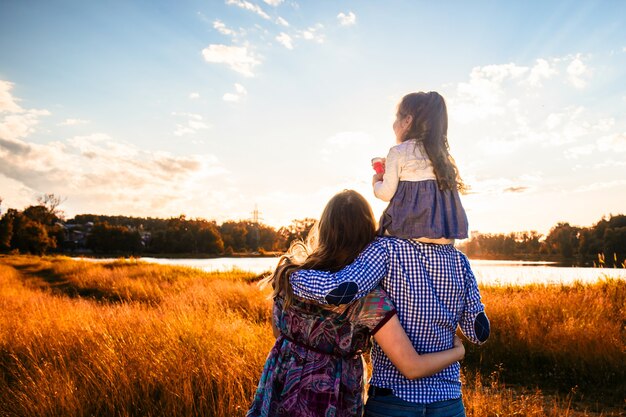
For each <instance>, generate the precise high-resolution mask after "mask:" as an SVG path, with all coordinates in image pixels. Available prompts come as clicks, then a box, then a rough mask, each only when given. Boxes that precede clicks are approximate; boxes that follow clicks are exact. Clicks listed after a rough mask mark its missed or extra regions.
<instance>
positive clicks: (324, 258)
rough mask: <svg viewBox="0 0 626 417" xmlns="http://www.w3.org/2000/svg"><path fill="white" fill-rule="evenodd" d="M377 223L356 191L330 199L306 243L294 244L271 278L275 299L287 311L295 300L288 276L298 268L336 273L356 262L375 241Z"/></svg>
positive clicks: (349, 191)
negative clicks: (281, 302)
mask: <svg viewBox="0 0 626 417" xmlns="http://www.w3.org/2000/svg"><path fill="white" fill-rule="evenodd" d="M375 236H376V220H375V219H374V214H373V213H372V208H371V207H370V205H369V204H368V202H367V200H365V198H363V196H362V195H361V194H359V193H357V192H356V191H353V190H344V191H342V192H340V193H338V194H336V195H335V196H334V197H333V198H331V199H330V201H329V202H328V204H326V207H325V208H324V211H323V212H322V216H321V218H320V220H319V221H318V222H317V224H316V225H315V226H313V228H312V229H311V232H309V236H308V238H307V242H306V243H304V242H302V241H299V242H294V243H292V244H291V247H290V248H289V250H288V251H287V253H285V254H284V255H283V256H281V258H280V260H279V261H278V266H277V267H276V270H275V271H274V273H273V274H272V275H271V276H270V277H269V278H268V283H271V284H272V286H273V288H274V294H273V295H274V297H276V296H278V295H281V296H283V297H284V299H285V302H284V304H283V308H286V307H288V306H289V304H290V303H291V300H292V299H293V290H292V288H291V284H290V283H289V275H290V274H291V273H292V272H294V271H297V270H299V269H319V270H323V271H330V272H336V271H338V270H340V269H341V268H343V267H344V266H346V265H349V264H350V263H352V261H354V259H356V257H357V256H358V255H359V253H360V252H361V251H362V250H363V249H365V247H366V246H367V245H368V244H369V243H370V242H371V241H372V240H374V237H375Z"/></svg>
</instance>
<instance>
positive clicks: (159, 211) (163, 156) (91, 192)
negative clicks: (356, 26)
mask: <svg viewBox="0 0 626 417" xmlns="http://www.w3.org/2000/svg"><path fill="white" fill-rule="evenodd" d="M1 84H2V83H0V85H1ZM17 102H18V100H17V99H14V98H13V96H12V95H11V94H10V92H9V94H8V95H6V94H5V95H4V96H3V101H2V103H3V104H2V107H1V108H2V112H11V113H10V114H9V116H21V117H26V116H28V117H34V118H37V117H39V116H41V115H43V114H48V112H46V111H45V110H35V109H23V108H21V107H19V106H16V105H13V104H12V103H17ZM173 115H175V116H177V117H184V118H186V119H187V122H188V126H189V127H190V128H191V129H202V128H204V127H205V126H206V124H205V123H204V122H203V118H202V116H201V115H198V114H193V113H174V114H173ZM10 124H11V123H9V125H10ZM2 129H3V133H2V135H1V136H0V189H2V190H3V191H2V197H3V198H4V203H3V206H5V207H14V208H18V209H19V208H21V207H24V206H26V205H28V204H33V203H34V202H35V199H34V197H35V196H37V195H41V194H42V193H50V192H53V193H55V194H57V195H62V196H64V197H66V198H67V200H66V202H65V204H64V207H63V209H64V210H65V211H66V213H67V212H69V211H73V212H74V214H77V213H100V214H125V215H138V216H161V217H168V216H174V215H178V214H181V213H186V214H188V215H193V216H202V217H205V218H210V216H211V215H212V214H213V213H218V212H223V211H222V205H224V204H226V205H228V204H232V205H235V206H236V205H242V204H244V202H243V201H242V198H241V197H240V194H241V193H240V192H239V190H238V189H237V188H236V187H235V186H233V185H231V186H230V187H228V188H220V189H219V190H218V189H217V188H216V187H207V184H210V183H212V182H215V178H216V177H219V178H220V180H219V181H217V182H218V183H225V182H227V181H228V179H229V178H230V176H227V175H226V174H228V171H227V169H226V168H225V167H224V165H223V164H222V163H221V162H220V160H219V159H218V158H217V156H215V155H211V154H201V153H198V154H193V155H191V156H184V155H183V156H181V155H172V154H170V153H167V152H161V151H151V150H146V149H142V148H139V147H137V146H135V145H133V144H130V143H126V142H121V141H116V140H115V139H113V138H111V137H110V136H109V135H106V134H103V133H94V134H91V135H85V136H75V137H72V138H70V139H67V140H64V141H53V142H49V143H43V144H42V143H37V142H32V141H28V140H27V139H25V138H24V136H27V135H28V134H30V133H31V132H32V129H30V128H27V129H25V130H18V131H15V130H12V129H11V128H10V126H9V127H7V125H6V123H5V121H2ZM7 131H8V132H10V134H7V133H6V132H7ZM224 202H228V203H224ZM68 206H71V207H72V208H71V209H70V210H68ZM68 214H69V213H68Z"/></svg>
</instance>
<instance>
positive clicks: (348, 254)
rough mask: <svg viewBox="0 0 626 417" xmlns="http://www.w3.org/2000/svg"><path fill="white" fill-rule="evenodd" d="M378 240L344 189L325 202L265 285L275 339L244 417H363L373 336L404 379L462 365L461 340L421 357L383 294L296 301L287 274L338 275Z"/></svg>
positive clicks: (358, 200)
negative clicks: (328, 302) (337, 301)
mask: <svg viewBox="0 0 626 417" xmlns="http://www.w3.org/2000/svg"><path fill="white" fill-rule="evenodd" d="M375 234H376V221H375V219H374V215H373V213H372V209H371V208H370V206H369V204H368V203H367V201H366V200H365V199H364V198H363V197H362V196H361V195H360V194H358V193H357V192H355V191H351V190H346V191H343V192H341V193H339V194H337V195H335V196H334V197H333V198H332V199H331V200H330V201H329V202H328V204H327V205H326V207H325V208H324V211H323V213H322V216H321V218H320V221H319V223H318V224H317V225H316V227H314V229H313V230H312V233H311V234H310V236H309V239H308V241H307V244H306V245H305V244H303V243H296V244H294V245H292V247H291V248H290V250H289V251H288V252H287V254H285V255H284V256H282V257H281V259H280V261H279V264H278V267H277V268H276V271H275V272H274V274H273V275H272V276H271V277H270V278H269V282H270V283H271V284H272V286H273V288H274V293H273V295H274V307H273V325H274V334H275V336H277V339H276V343H275V344H274V347H273V348H272V350H271V351H270V353H269V356H268V358H267V361H266V363H265V366H264V368H263V373H262V375H261V379H260V381H259V386H258V388H257V391H256V394H255V397H254V400H253V403H252V406H251V407H250V410H249V411H248V413H247V416H249V417H257V416H272V417H274V416H290V417H300V416H303V417H304V416H306V417H317V416H320V417H322V416H329V415H333V416H337V417H343V416H346V417H347V416H350V417H352V416H361V415H362V413H363V386H364V383H363V381H364V366H363V358H362V354H363V353H364V352H366V351H368V350H369V348H370V347H371V343H370V336H371V335H373V336H374V338H375V340H376V342H377V344H378V345H379V346H380V347H381V348H382V349H383V351H384V352H385V354H386V355H387V356H388V357H389V358H390V360H391V361H392V363H393V364H394V365H395V366H396V367H397V368H398V370H399V371H400V372H401V373H402V374H403V375H404V376H405V377H406V378H409V379H414V378H421V377H424V376H427V375H432V374H434V373H436V372H438V371H440V370H441V369H444V368H445V367H447V366H449V365H450V364H452V363H454V362H456V361H458V360H460V359H462V358H463V356H464V354H465V350H464V348H463V345H462V343H461V342H460V340H458V339H456V340H455V342H454V347H453V348H451V349H448V350H444V351H440V352H434V353H429V354H426V355H419V354H418V353H417V352H416V351H415V349H414V348H413V346H412V344H411V341H410V340H409V338H408V337H407V335H406V334H405V333H404V330H403V329H402V326H401V325H400V322H399V320H398V318H397V316H396V310H395V307H394V306H393V304H392V303H391V301H390V299H389V298H388V297H387V295H386V293H385V292H384V291H383V290H382V289H380V288H377V289H374V290H373V291H372V292H371V293H370V294H368V295H367V296H365V297H363V298H362V299H359V300H358V301H356V302H354V303H351V304H346V305H342V306H335V307H329V306H322V305H320V304H317V303H309V302H306V301H304V300H303V299H301V298H297V297H295V296H294V294H293V290H292V288H291V284H290V283H289V275H290V274H291V273H293V272H294V271H298V270H302V269H317V270H325V271H329V272H336V271H338V270H340V269H341V268H343V267H345V266H346V265H348V264H350V263H351V262H352V261H354V259H355V258H356V257H357V255H358V254H359V253H360V252H361V251H362V250H363V249H364V248H365V247H366V246H367V245H368V244H369V243H370V242H372V240H373V239H374V237H375Z"/></svg>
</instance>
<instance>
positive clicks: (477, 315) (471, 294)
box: [459, 255, 491, 344]
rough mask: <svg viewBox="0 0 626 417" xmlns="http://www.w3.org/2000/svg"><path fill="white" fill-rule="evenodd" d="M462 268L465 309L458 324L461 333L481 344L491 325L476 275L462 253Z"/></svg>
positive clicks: (485, 338) (486, 336)
mask: <svg viewBox="0 0 626 417" xmlns="http://www.w3.org/2000/svg"><path fill="white" fill-rule="evenodd" d="M463 269H464V275H465V309H464V310H463V314H462V315H461V321H460V323H459V325H460V327H461V330H462V331H463V334H464V335H465V336H466V337H467V338H468V339H469V340H470V341H471V342H472V343H477V344H483V343H485V342H486V341H487V339H488V338H489V334H490V333H491V325H490V323H489V319H488V318H487V315H486V314H485V306H484V305H483V303H482V301H481V299H480V291H479V290H478V283H477V282H476V277H475V276H474V273H473V272H472V268H471V267H470V264H469V260H468V259H467V257H466V256H465V255H463Z"/></svg>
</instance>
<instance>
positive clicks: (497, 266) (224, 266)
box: [140, 258, 626, 285]
mask: <svg viewBox="0 0 626 417" xmlns="http://www.w3.org/2000/svg"><path fill="white" fill-rule="evenodd" d="M140 259H141V260H142V261H145V262H153V263H157V264H161V265H180V266H189V267H193V268H200V269H202V270H204V271H208V272H211V271H228V270H231V269H233V268H236V269H240V270H242V271H250V272H253V273H255V274H262V273H264V272H268V271H271V270H273V269H274V268H275V267H276V264H277V262H278V258H212V259H165V258H140ZM470 263H471V265H472V269H473V270H474V273H475V275H476V279H477V280H478V282H479V283H482V284H501V285H506V284H518V285H524V284H530V283H544V284H558V283H571V282H574V281H580V282H584V283H587V282H595V281H597V280H598V279H599V278H601V277H604V276H608V277H613V278H620V279H626V269H613V268H605V269H599V268H579V267H561V266H556V264H554V263H551V262H526V261H482V260H470Z"/></svg>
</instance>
